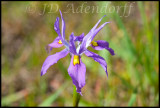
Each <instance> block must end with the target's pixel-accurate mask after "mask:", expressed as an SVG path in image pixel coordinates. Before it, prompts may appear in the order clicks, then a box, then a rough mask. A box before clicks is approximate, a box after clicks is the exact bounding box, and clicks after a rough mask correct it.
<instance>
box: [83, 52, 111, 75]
mask: <svg viewBox="0 0 160 108" xmlns="http://www.w3.org/2000/svg"><path fill="white" fill-rule="evenodd" d="M84 53H85V55H87V56H88V57H92V58H93V59H94V60H95V61H96V62H98V63H99V64H100V65H101V66H102V67H103V69H104V70H105V72H106V74H107V77H108V72H107V63H106V61H105V59H104V58H103V57H101V56H99V55H98V54H95V53H93V52H91V51H89V50H86V51H85V52H84Z"/></svg>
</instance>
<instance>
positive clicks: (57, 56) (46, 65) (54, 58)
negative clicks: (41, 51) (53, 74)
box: [41, 49, 69, 76]
mask: <svg viewBox="0 0 160 108" xmlns="http://www.w3.org/2000/svg"><path fill="white" fill-rule="evenodd" d="M68 53H69V51H68V50H67V49H64V50H62V51H61V52H58V53H56V54H54V55H50V56H48V57H47V58H46V60H45V61H44V63H43V65H42V69H41V76H42V75H44V74H45V73H46V72H47V70H48V68H49V67H50V66H51V65H53V64H55V63H57V61H58V60H59V59H61V58H63V57H65V56H66V55H67V54H68Z"/></svg>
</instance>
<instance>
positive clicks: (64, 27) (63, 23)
mask: <svg viewBox="0 0 160 108" xmlns="http://www.w3.org/2000/svg"><path fill="white" fill-rule="evenodd" d="M59 12H60V14H61V19H62V31H61V32H62V39H63V40H65V29H66V26H65V22H64V19H63V16H62V13H61V11H60V10H59Z"/></svg>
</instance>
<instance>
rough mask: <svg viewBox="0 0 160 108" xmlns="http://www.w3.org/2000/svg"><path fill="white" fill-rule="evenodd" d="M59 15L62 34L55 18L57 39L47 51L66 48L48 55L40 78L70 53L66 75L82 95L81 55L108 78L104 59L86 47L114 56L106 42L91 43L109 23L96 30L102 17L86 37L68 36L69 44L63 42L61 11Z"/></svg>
mask: <svg viewBox="0 0 160 108" xmlns="http://www.w3.org/2000/svg"><path fill="white" fill-rule="evenodd" d="M60 14H61V19H62V29H61V30H62V32H61V33H60V28H59V17H57V19H56V22H55V24H54V29H55V31H56V32H57V34H58V37H57V38H56V39H55V40H54V41H53V42H52V43H51V44H48V46H47V48H49V51H51V50H52V48H58V47H61V46H63V45H64V46H65V47H66V48H65V49H64V50H62V51H61V52H58V53H56V54H54V55H50V56H48V57H47V58H46V60H45V61H44V63H43V66H42V69H41V76H42V75H44V74H45V73H46V72H47V69H48V68H49V67H50V66H51V65H53V64H55V63H57V61H58V60H59V59H61V58H63V57H65V56H66V55H67V54H68V53H70V55H71V56H72V57H71V62H70V65H69V68H68V74H69V76H70V77H71V78H72V82H73V84H74V85H75V86H76V91H77V92H78V93H80V94H81V95H82V93H81V89H82V88H83V87H84V86H85V74H86V66H85V64H84V63H83V62H82V60H81V56H82V54H83V53H84V54H85V55H86V56H88V57H91V58H93V59H94V60H95V61H96V62H98V63H99V64H100V65H101V66H102V68H103V69H104V70H105V72H106V74H107V76H108V72H107V63H106V61H105V59H104V58H103V57H101V56H99V55H98V54H95V53H93V52H91V51H89V50H87V48H88V46H91V47H92V48H94V49H95V50H102V49H106V50H108V51H109V52H110V53H111V55H114V50H113V49H111V48H109V43H108V42H106V41H103V40H98V41H93V39H94V37H95V36H96V34H97V33H98V32H99V31H100V30H101V29H102V28H103V27H104V26H105V25H106V24H107V23H109V22H105V23H104V24H102V25H101V26H100V27H99V28H97V26H98V24H99V23H100V21H101V20H102V18H103V17H104V16H103V17H102V18H101V19H100V20H99V21H98V22H97V23H96V25H95V26H94V27H93V28H92V29H91V30H90V32H89V33H88V34H87V35H86V36H84V33H82V34H81V35H80V36H74V33H72V34H71V35H70V40H69V42H67V41H66V40H65V22H64V19H63V16H62V13H61V11H60ZM75 44H77V48H76V45H75Z"/></svg>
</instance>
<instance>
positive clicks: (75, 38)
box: [74, 33, 84, 42]
mask: <svg viewBox="0 0 160 108" xmlns="http://www.w3.org/2000/svg"><path fill="white" fill-rule="evenodd" d="M83 38H84V33H82V34H81V35H80V36H74V41H80V42H82V40H83Z"/></svg>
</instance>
